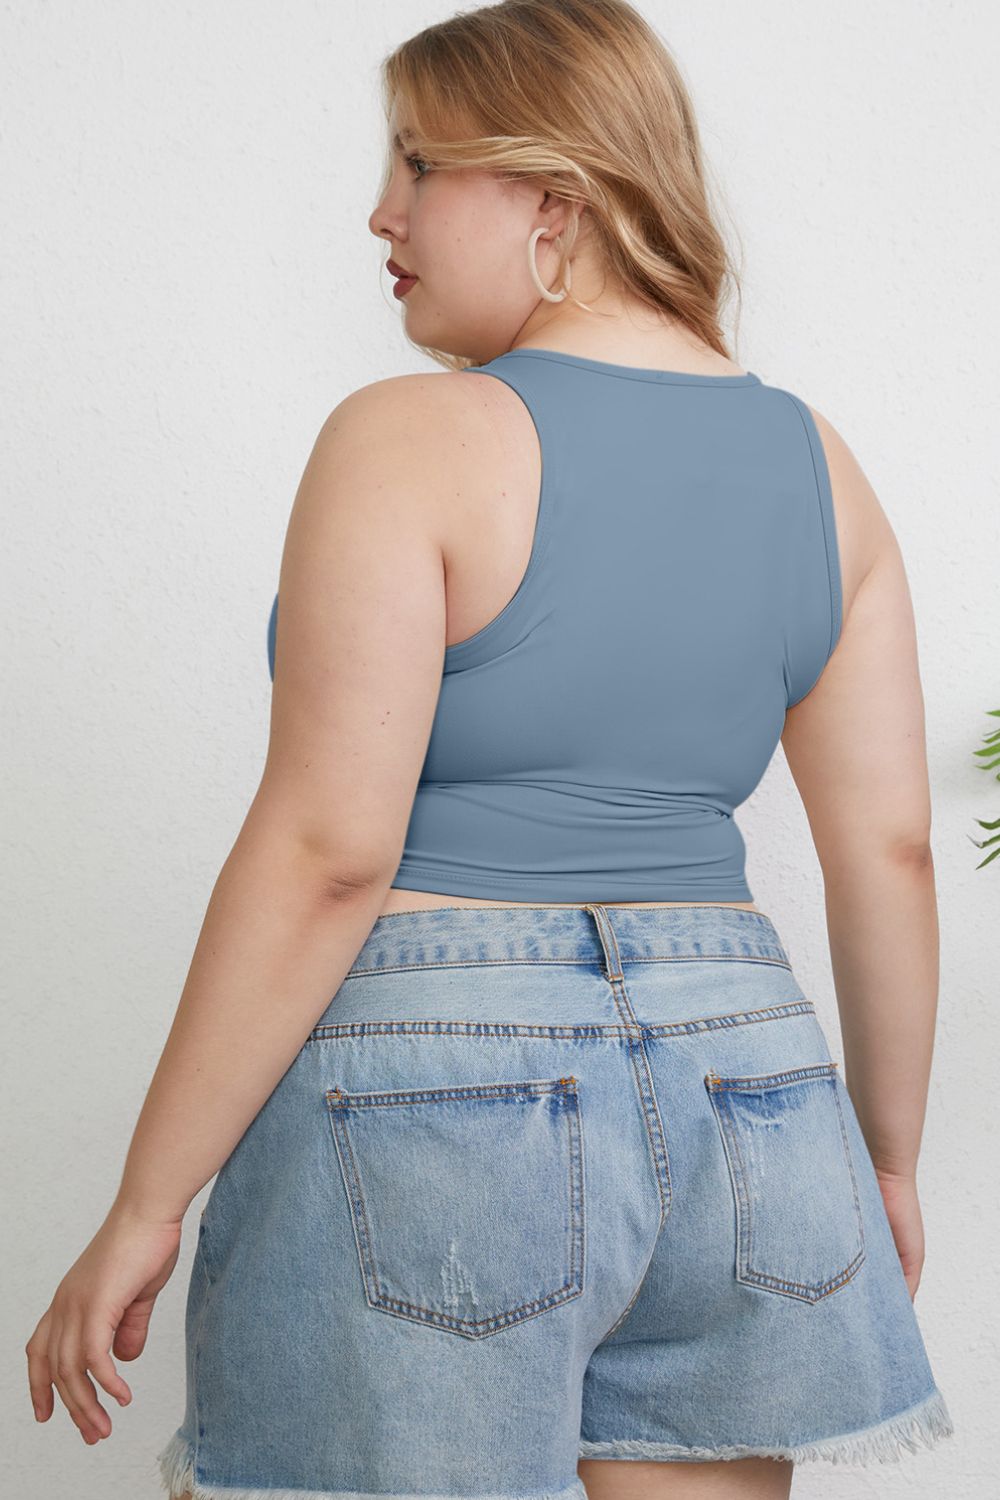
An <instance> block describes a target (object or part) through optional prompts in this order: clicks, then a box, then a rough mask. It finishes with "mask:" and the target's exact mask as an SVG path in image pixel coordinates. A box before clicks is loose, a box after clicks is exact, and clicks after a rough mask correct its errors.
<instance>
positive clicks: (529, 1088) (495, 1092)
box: [326, 1077, 575, 1109]
mask: <svg viewBox="0 0 1000 1500" xmlns="http://www.w3.org/2000/svg"><path fill="white" fill-rule="evenodd" d="M573 1081H574V1080H573V1079H572V1078H570V1077H566V1078H553V1079H549V1078H528V1079H524V1080H523V1081H522V1080H518V1079H510V1080H508V1079H500V1080H498V1081H496V1082H494V1083H456V1084H450V1085H449V1084H442V1085H441V1087H440V1088H431V1089H386V1090H380V1091H378V1092H368V1093H360V1094H352V1093H348V1092H346V1091H345V1090H344V1089H340V1088H333V1089H327V1091H326V1097H327V1103H328V1104H329V1106H330V1108H331V1109H354V1108H357V1109H370V1108H377V1107H379V1106H381V1105H387V1104H440V1103H442V1102H443V1101H445V1100H446V1099H479V1100H482V1101H488V1100H491V1099H492V1100H501V1099H513V1100H514V1102H517V1100H518V1097H519V1096H523V1095H526V1096H528V1097H530V1098H533V1099H538V1098H541V1097H542V1096H543V1095H545V1094H554V1093H555V1092H556V1091H557V1090H560V1089H561V1090H563V1091H564V1092H566V1093H572V1092H575V1090H572V1089H570V1088H569V1087H568V1085H569V1084H571V1083H572V1082H573Z"/></svg>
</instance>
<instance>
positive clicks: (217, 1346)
mask: <svg viewBox="0 0 1000 1500" xmlns="http://www.w3.org/2000/svg"><path fill="white" fill-rule="evenodd" d="M233 1046H234V1047H238V1046H239V1037H238V1036H237V1037H234V1038H233ZM186 1351H187V1363H186V1378H187V1392H186V1409H185V1413H184V1419H183V1422H182V1424H181V1426H180V1427H179V1428H178V1429H177V1431H176V1432H175V1433H174V1434H173V1436H172V1437H171V1438H170V1439H169V1441H168V1442H167V1444H166V1446H165V1448H164V1449H163V1450H162V1452H160V1453H159V1454H158V1455H157V1459H156V1464H157V1466H158V1469H159V1473H160V1476H161V1478H162V1480H163V1483H164V1485H165V1486H166V1488H167V1490H168V1492H169V1494H170V1495H171V1496H179V1495H181V1494H182V1493H183V1492H184V1491H185V1490H187V1489H190V1490H191V1491H192V1493H193V1495H194V1500H262V1497H272V1500H362V1497H364V1500H371V1497H375V1496H382V1495H385V1496H395V1497H406V1496H413V1497H417V1496H419V1497H421V1500H443V1497H448V1500H472V1497H475V1500H484V1497H494V1500H529V1497H530V1500H585V1497H586V1491H585V1489H584V1487H583V1484H582V1483H581V1480H580V1478H579V1475H578V1471H577V1463H578V1461H579V1460H580V1459H581V1458H596V1459H625V1460H661V1461H681V1462H691V1463H696V1462H700V1461H705V1460H713V1459H738V1458H743V1457H748V1456H751V1455H761V1456H770V1457H773V1458H783V1459H788V1460H793V1461H798V1462H801V1461H804V1460H813V1459H827V1460H831V1461H833V1462H847V1463H861V1464H865V1463H872V1462H876V1461H879V1462H880V1461H883V1460H893V1459H897V1458H899V1457H901V1456H902V1455H903V1454H904V1453H905V1452H909V1453H914V1452H917V1451H919V1448H920V1446H921V1445H923V1446H924V1447H928V1448H929V1447H931V1446H933V1444H934V1443H935V1442H936V1441H937V1440H939V1439H941V1438H944V1437H947V1436H949V1435H950V1434H951V1433H952V1432H953V1430H954V1429H953V1426H952V1422H951V1418H950V1416H949V1413H948V1410H947V1407H946V1405H945V1401H944V1398H943V1396H942V1394H941V1392H940V1390H939V1389H938V1387H937V1385H936V1383H935V1378H934V1374H933V1372H932V1370H931V1366H930V1363H929V1361H928V1356H927V1352H926V1349H925V1346H924V1343H923V1340H922V1337H921V1333H920V1330H919V1327H918V1324H917V1318H916V1316H915V1311H914V1306H913V1303H912V1302H911V1299H910V1295H909V1291H908V1289H907V1286H906V1282H905V1280H904V1277H903V1272H902V1268H901V1266H900V1263H899V1258H898V1255H897V1252H896V1249H895V1245H894V1241H893V1237H892V1232H891V1230H890V1226H889V1222H888V1219H887V1217H886V1213H885V1209H884V1206H883V1202H882V1198H881V1194H880V1191H879V1187H878V1182H877V1180H876V1176H875V1172H874V1168H873V1166H872V1162H871V1158H870V1156H869V1154H868V1151H867V1148H866V1145H865V1141H864V1138H863V1136H862V1134H861V1130H860V1128H859V1125H858V1121H857V1119H856V1116H855V1113H854V1109H853V1107H852V1104H851V1099H850V1096H849V1094H848V1093H847V1090H846V1087H845V1085H844V1081H843V1079H842V1077H841V1072H840V1068H839V1066H838V1063H837V1062H836V1061H835V1060H834V1058H833V1057H832V1056H831V1053H830V1048H829V1045H828V1043H827V1038H826V1035H825V1033H824V1031H823V1029H822V1027H821V1025H820V1022H819V1020H818V1019H817V1016H816V1012H815V1009H814V1006H813V1003H812V1002H811V1001H810V1000H809V999H808V997H807V996H806V994H805V993H804V992H803V990H802V988H801V986H800V984H799V983H798V981H797V979H796V977H795V974H794V973H793V972H792V968H791V965H790V963H789V960H788V957H787V954H786V951H785V948H784V947H783V945H782V942H781V940H780V939H779V937H778V934H777V932H776V930H775V927H774V925H773V924H772V922H771V921H770V920H769V918H767V917H766V916H764V915H762V914H760V913H757V912H751V911H749V910H746V909H740V908H735V907H725V906H685V907H672V908H670V907H666V908H659V909H652V908H646V909H641V908H628V907H615V906H614V905H601V904H590V905H585V906H583V905H582V906H574V907H568V906H538V907H440V908H437V909H434V910H425V911H412V912H397V913H393V914H392V915H388V916H380V917H379V918H378V919H377V920H376V922H375V924H374V926H373V928H372V930H371V933H370V934H369V936H368V938H367V939H366V941H365V943H364V946H363V947H362V948H361V950H360V952H359V954H358V956H357V958H356V960H355V962H354V964H353V966H352V968H351V970H350V972H349V973H348V974H347V976H346V977H345V978H344V980H343V983H342V984H341V986H340V988H339V989H338V990H337V992H336V994H335V995H334V997H333V999H332V1000H331V1002H330V1004H329V1006H328V1007H327V1009H326V1010H325V1012H324V1013H323V1014H322V1016H321V1017H320V1018H319V1020H318V1022H317V1024H316V1025H315V1027H314V1028H313V1030H312V1032H311V1033H310V1035H309V1036H308V1038H307V1039H306V1040H305V1042H304V1043H303V1045H302V1047H301V1049H300V1051H299V1053H298V1054H297V1056H296V1057H295V1060H294V1061H293V1063H292V1064H291V1066H290V1067H289V1068H288V1069H287V1071H286V1072H285V1074H284V1075H283V1076H282V1078H281V1079H280V1081H279V1082H278V1084H277V1086H276V1087H275V1089H274V1090H273V1092H272V1093H271V1095H270V1097H269V1098H268V1099H267V1101H266V1103H265V1104H264V1106H263V1107H262V1109H261V1110H260V1112H259V1113H258V1115H257V1116H256V1117H255V1119H254V1120H253V1121H252V1123H251V1124H250V1126H249V1128H248V1129H247V1131H246V1132H245V1134H244V1135H243V1137H242V1138H241V1140H240V1141H239V1143H238V1144H237V1146H236V1148H235V1150H234V1151H233V1152H232V1154H231V1156H230V1157H229V1158H228V1160H227V1161H226V1162H225V1164H224V1166H223V1167H222V1170H221V1171H220V1172H219V1174H218V1176H217V1177H216V1179H215V1182H214V1183H213V1185H212V1189H211V1193H210V1195H209V1197H208V1199H207V1202H206V1206H205V1209H204V1212H203V1214H202V1218H201V1223H200V1226H199V1230H198V1244H197V1250H196V1252H195V1255H194V1259H193V1263H192V1269H191V1280H190V1284H189V1289H188V1297H187V1311H186Z"/></svg>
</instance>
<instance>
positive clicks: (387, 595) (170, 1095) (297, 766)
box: [26, 375, 474, 1443]
mask: <svg viewBox="0 0 1000 1500" xmlns="http://www.w3.org/2000/svg"><path fill="white" fill-rule="evenodd" d="M468 384H469V382H465V381H459V380H454V381H453V380H449V379H447V377H446V376H437V375H432V376H429V377H425V376H403V377H398V378H395V379H391V380H386V381H380V382H376V383H375V384H374V385H371V386H366V387H363V388H362V389H361V390H359V391H357V392H355V393H354V394H353V395H351V396H349V397H348V398H347V399H346V400H345V401H344V402H342V403H341V404H340V406H339V407H337V408H336V410H335V411H334V412H332V413H331V415H330V416H329V417H328V418H327V420H326V422H325V423H324V425H323V428H322V429H321V431H320V434H319V436H318V437H317V440H316V443H315V445H314V447H313V451H312V453H311V455H310V458H309V462H308V464H307V465H306V469H305V472H304V474H303V477H302V481H301V483H300V485H299V489H298V493H297V494H296V498H295V503H294V505H293V508H292V512H291V518H290V520H289V526H288V532H287V536H286V540H285V547H284V551H283V555H282V564H281V571H280V576H279V593H280V599H281V616H280V626H279V631H278V640H277V647H276V653H275V672H274V684H273V688H272V697H271V726H270V737H269V743H268V753H267V759H266V763H265V767H264V771H263V774H262V777H261V782H260V786H259V788H258V791H257V794H256V796H255V798H254V800H253V802H252V804H251V806H250V809H249V812H248V813H247V817H246V820H245V822H244V824H243V827H242V828H241V830H240V833H239V836H238V837H237V840H236V842H235V844H234V846H233V849H232V851H231V853H230V855H229V857H228V858H227V860H226V861H225V864H224V865H223V867H222V870H221V872H220V874H219V877H218V879H217V881H216V883H215V886H214V889H213V891H212V895H211V899H210V901H209V903H208V908H207V911H206V915H205V920H204V924H203V926H202V929H201V933H200V935H199V938H198V942H197V945H196V947H195V951H194V956H193V958H192V961H191V965H190V969H189V971H188V975H187V979H186V982H185V984H184V988H183V992H182V994H181V998H180V1001H179V1003H178V1006H177V1012H176V1015H175V1018H174V1021H173V1024H172V1026H171V1029H170V1032H169V1035H168V1037H167V1040H166V1043H165V1045H164V1048H163V1053H162V1056H161V1058H160V1060H159V1063H158V1065H157V1068H156V1071H155V1073H154V1075H153V1078H152V1081H151V1083H150V1086H149V1090H148V1092H147V1095H146V1099H145V1102H144V1104H143V1107H142V1111H141V1113H140V1115H139V1118H138V1121H137V1124H136V1127H135V1131H134V1134H133V1138H132V1141H131V1144H130V1147H129V1150H128V1153H127V1156H126V1160H125V1165H124V1169H123V1173H122V1178H121V1183H120V1186H119V1189H118V1192H117V1195H116V1198H115V1200H114V1203H113V1204H112V1206H111V1209H110V1211H109V1213H108V1215H107V1218H106V1219H105V1221H104V1223H103V1224H102V1225H101V1227H100V1229H99V1230H98V1232H97V1234H96V1235H95V1236H94V1238H93V1239H92V1240H91V1242H90V1244H89V1245H88V1246H87V1247H86V1249H85V1250H84V1251H83V1253H82V1254H81V1255H80V1257H79V1258H78V1260H77V1261H75V1262H74V1264H73V1265H72V1266H71V1267H70V1269H69V1271H68V1272H67V1273H66V1275H65V1276H64V1277H63V1279H62V1281H61V1282H60V1284H59V1286H58V1288H57V1289H56V1292H55V1295H54V1296H53V1299H52V1302H51V1304H50V1306H49V1308H48V1309H47V1310H46V1312H45V1314H44V1315H43V1317H42V1318H41V1319H40V1321H39V1323H38V1325H37V1327H36V1328H35V1330H34V1332H33V1333H32V1335H31V1337H30V1339H29V1340H28V1343H27V1345H26V1353H27V1356H28V1376H29V1385H30V1388H31V1396H32V1402H33V1405H34V1408H35V1414H36V1417H37V1418H38V1420H39V1421H45V1420H47V1419H48V1418H49V1417H50V1416H51V1414H52V1411H53V1408H54V1398H53V1391H52V1387H53V1385H54V1386H55V1387H56V1389H57V1390H58V1392H59V1395H60V1396H61V1398H62V1400H63V1402H64V1403H65V1405H66V1407H67V1409H68V1411H69V1413H70V1416H71V1417H72V1419H73V1421H74V1423H75V1424H76V1426H77V1427H78V1428H79V1430H80V1433H81V1436H82V1437H83V1439H84V1441H85V1442H88V1443H95V1442H97V1441H98V1440H99V1439H100V1438H101V1437H107V1436H109V1435H110V1431H111V1422H110V1418H109V1417H108V1415H107V1413H106V1411H105V1410H104V1408H103V1406H101V1404H100V1402H99V1401H98V1399H97V1393H96V1390H95V1387H94V1385H93V1382H92V1380H91V1378H90V1375H91V1374H92V1375H93V1377H94V1378H95V1379H96V1380H97V1381H98V1382H99V1384H100V1385H101V1386H102V1387H103V1389H104V1390H105V1391H106V1392H107V1393H108V1394H109V1395H111V1396H114V1397H115V1398H116V1399H117V1400H118V1401H119V1402H121V1403H122V1404H127V1402H128V1401H129V1400H130V1399H131V1392H130V1391H129V1388H128V1386H127V1384H126V1382H125V1381H124V1380H123V1379H122V1378H121V1376H120V1375H119V1374H118V1373H117V1370H116V1368H115V1365H114V1361H113V1359H112V1355H115V1356H117V1358H118V1359H124V1360H131V1359H135V1358H137V1357H138V1355H139V1354H140V1353H141V1352H142V1350H143V1348H144V1346H145V1342H146V1335H147V1331H148V1325H149V1319H150V1314H151V1312H152V1307H153V1303H154V1301H155V1298H156V1296H157V1294H158V1292H159V1291H160V1289H161V1288H162V1287H163V1286H164V1285H165V1283H166V1282H167V1280H168V1279H169V1277H170V1274H171V1272H172V1271H173V1268H174V1265H175V1263H176V1261H177V1258H178V1253H179V1246H180V1236H181V1224H182V1221H183V1218H184V1214H185V1212H186V1210H187V1208H188V1206H189V1205H190V1203H191V1200H192V1199H193V1198H194V1197H195V1196H196V1195H197V1193H198V1192H199V1191H200V1190H201V1188H202V1187H203V1186H204V1185H205V1183H206V1182H208V1181H209V1179H210V1178H211V1177H212V1176H213V1175H214V1173H215V1172H216V1171H217V1170H218V1169H219V1167H220V1166H221V1165H222V1164H223V1163H224V1162H225V1160H226V1159H227V1157H228V1156H229V1155H230V1153H231V1152H232V1150H233V1148H234V1147H235V1146H236V1144H237V1142H238V1141H239V1139H240V1137H241V1136H242V1135H243V1133H244V1132H245V1130H246V1129H247V1127H248V1125H249V1124H250V1123H251V1121H252V1120H253V1119H254V1117H255V1116H256V1115H257V1113H258V1112H259V1110H260V1109H261V1107H262V1106H263V1105H264V1103H265V1102H266V1100H267V1098H268V1096H269V1095H270V1094H271V1092H272V1091H273V1089H274V1088H275V1086H276V1084H277V1083H278V1081H279V1080H280V1079H281V1077H282V1075H283V1074H284V1073H285V1072H286V1071H287V1069H288V1068H289V1066H290V1065H291V1063H292V1062H293V1061H294V1059H295V1057H296V1054H297V1053H298V1051H299V1050H300V1048H301V1046H302V1044H303V1042H304V1040H305V1038H306V1037H307V1036H308V1034H309V1032H310V1030H311V1029H312V1027H313V1026H314V1025H315V1023H316V1020H317V1018H318V1016H319V1015H321V1014H322V1012H323V1011H324V1010H325V1008H326V1007H327V1006H328V1005H329V1003H330V1000H331V998H332V997H333V995H335V994H336V992H337V990H338V989H339V987H340V985H341V983H342V981H343V979H344V977H345V975H346V974H347V971H348V970H349V969H350V967H351V964H352V963H353V961H354V959H355V957H356V956H357V954H358V952H359V950H360V948H361V946H362V945H363V943H364V941H365V939H366V937H367V936H368V934H369V933H370V931H371V929H372V925H373V923H374V921H375V919H376V917H377V916H378V913H379V911H380V910H381V907H382V905H383V904H384V899H385V893H386V891H387V890H388V889H389V887H390V886H391V884H392V880H393V877H394V875H395V873H396V870H397V868H398V865H399V860H400V858H401V855H402V849H403V844H404V841H405V835H406V829H407V826H408V822H409V816H410V813H411V810H412V803H413V796H414V793H415V791H416V786H417V783H418V780H419V776H420V771H421V768H422V765H423V761H424V757H425V754H426V749H427V744H428V741H429V737H430V731H431V726H432V723H433V718H434V711H435V708H436V704H437V697H438V693H439V690H440V682H441V671H442V665H443V656H444V642H445V590H444V561H443V559H444V551H443V541H442V523H443V511H442V504H443V502H442V501H441V500H440V499H439V498H438V497H440V496H447V495H451V496H453V495H454V493H455V475H454V470H452V472H451V476H450V485H449V484H448V483H444V484H443V483H442V479H443V478H444V475H443V472H442V470H443V468H444V465H445V457H444V455H443V451H442V450H443V449H445V448H447V447H450V446H451V444H450V443H449V441H448V436H447V434H448V433H449V432H455V431H456V430H460V428H461V423H456V421H455V416H456V412H455V409H454V407H455V403H456V402H457V401H459V400H466V399H467V397H466V395H465V392H464V388H465V387H467V385H468ZM472 384H474V382H472ZM456 387H462V388H463V391H462V392H461V393H459V392H458V391H457V390H456V389H455V388H456ZM455 442H456V444H457V442H458V439H457V438H456V439H455Z"/></svg>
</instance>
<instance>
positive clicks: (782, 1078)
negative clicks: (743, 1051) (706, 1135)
mask: <svg viewBox="0 0 1000 1500" xmlns="http://www.w3.org/2000/svg"><path fill="white" fill-rule="evenodd" d="M837 1067H838V1064H837V1063H836V1062H825V1063H809V1064H808V1065H807V1066H805V1067H802V1068H786V1069H785V1070H784V1071H783V1072H781V1073H757V1074H756V1075H752V1076H750V1077H747V1076H736V1077H733V1076H728V1077H727V1076H725V1075H723V1076H722V1077H721V1078H720V1076H719V1075H718V1074H717V1073H713V1074H712V1075H711V1079H712V1081H711V1083H710V1084H709V1088H710V1089H711V1090H712V1091H713V1092H719V1091H721V1090H726V1091H727V1092H729V1093H735V1094H738V1093H741V1092H747V1091H749V1092H751V1093H755V1094H756V1093H758V1092H759V1088H760V1085H763V1086H764V1087H765V1088H781V1087H782V1086H783V1085H785V1084H788V1083H798V1082H800V1081H801V1080H802V1079H804V1078H825V1077H828V1076H829V1075H830V1074H832V1073H833V1072H834V1070H835V1069H836V1068H837Z"/></svg>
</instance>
